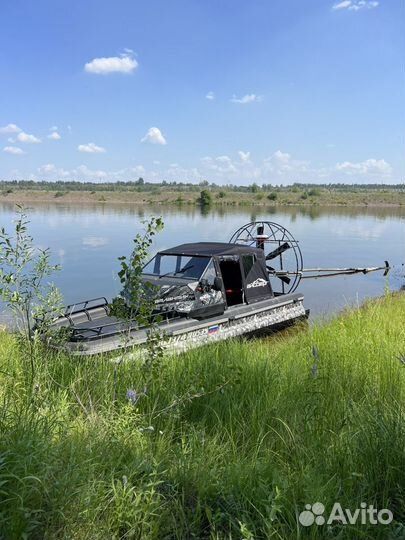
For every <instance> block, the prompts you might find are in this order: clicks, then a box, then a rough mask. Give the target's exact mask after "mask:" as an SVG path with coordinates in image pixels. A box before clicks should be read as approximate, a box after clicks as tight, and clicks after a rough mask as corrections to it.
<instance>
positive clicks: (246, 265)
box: [242, 254, 256, 277]
mask: <svg viewBox="0 0 405 540" xmlns="http://www.w3.org/2000/svg"><path fill="white" fill-rule="evenodd" d="M255 262H256V255H253V254H249V255H242V266H243V272H244V274H245V277H247V276H248V275H249V272H250V271H251V270H252V268H253V265H254V264H255Z"/></svg>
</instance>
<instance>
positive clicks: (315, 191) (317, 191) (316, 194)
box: [308, 188, 321, 197]
mask: <svg viewBox="0 0 405 540" xmlns="http://www.w3.org/2000/svg"><path fill="white" fill-rule="evenodd" d="M320 194H321V190H320V189H319V188H311V189H310V190H309V191H308V195H309V196H310V197H319V195H320Z"/></svg>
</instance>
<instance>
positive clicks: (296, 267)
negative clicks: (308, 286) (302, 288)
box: [229, 221, 304, 294]
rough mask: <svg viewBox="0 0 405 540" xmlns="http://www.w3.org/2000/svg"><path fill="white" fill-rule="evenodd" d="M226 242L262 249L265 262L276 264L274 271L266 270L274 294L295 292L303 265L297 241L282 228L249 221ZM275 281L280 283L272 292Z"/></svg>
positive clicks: (268, 222) (271, 268)
mask: <svg viewBox="0 0 405 540" xmlns="http://www.w3.org/2000/svg"><path fill="white" fill-rule="evenodd" d="M229 242H230V243H232V244H242V245H245V246H253V247H258V248H262V249H263V250H264V253H265V256H266V261H267V260H268V261H274V262H272V264H274V263H276V266H277V267H278V268H273V267H272V266H271V267H267V268H268V270H269V275H270V277H272V276H273V280H272V281H273V283H272V285H273V290H274V292H275V293H277V294H289V293H292V292H294V291H295V290H296V289H297V287H298V285H299V283H300V281H301V278H302V269H303V266H304V262H303V258H302V253H301V249H300V247H299V245H298V240H296V239H295V238H294V237H293V235H292V234H291V233H290V232H289V231H288V230H287V229H286V228H285V227H283V226H282V225H280V224H278V223H275V222H273V221H252V222H251V223H247V224H246V225H243V226H242V227H240V228H239V229H238V230H237V231H235V232H234V234H233V235H232V237H231V239H230V240H229ZM285 252H288V260H287V261H285V260H284V259H285V258H286V257H283V254H284V253H285ZM277 273H278V274H279V275H277ZM283 273H284V275H283ZM275 278H279V279H280V280H281V290H275V289H276V287H274V280H275ZM287 281H288V283H287Z"/></svg>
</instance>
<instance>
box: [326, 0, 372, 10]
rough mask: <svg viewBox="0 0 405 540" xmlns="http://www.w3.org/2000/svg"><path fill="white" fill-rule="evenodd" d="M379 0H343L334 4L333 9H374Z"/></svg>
mask: <svg viewBox="0 0 405 540" xmlns="http://www.w3.org/2000/svg"><path fill="white" fill-rule="evenodd" d="M378 5H379V2H378V1H377V0H343V1H342V2H338V3H336V4H334V5H333V6H332V10H334V11H337V10H341V9H347V10H348V11H359V10H361V9H373V8H376V7H378Z"/></svg>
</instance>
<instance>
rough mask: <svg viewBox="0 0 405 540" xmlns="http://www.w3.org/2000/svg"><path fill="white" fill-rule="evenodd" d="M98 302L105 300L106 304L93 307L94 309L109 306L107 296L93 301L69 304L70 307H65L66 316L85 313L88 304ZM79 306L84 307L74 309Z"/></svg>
mask: <svg viewBox="0 0 405 540" xmlns="http://www.w3.org/2000/svg"><path fill="white" fill-rule="evenodd" d="M97 300H104V303H103V304H98V305H96V306H93V307H101V306H105V305H106V304H108V300H107V298H106V297H105V296H100V297H98V298H92V299H91V300H84V301H82V302H76V303H74V304H69V305H68V306H66V307H65V315H66V314H67V313H68V312H69V315H73V314H74V313H77V312H78V311H82V310H83V311H84V310H85V309H86V308H87V306H88V304H90V303H91V302H96V301H97ZM77 306H83V307H82V308H81V309H76V310H75V309H74V308H75V307H77Z"/></svg>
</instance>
